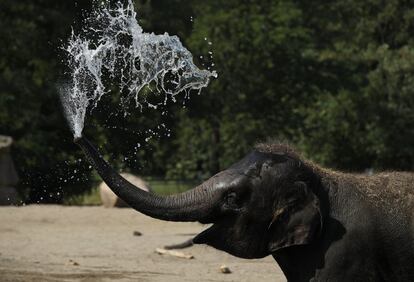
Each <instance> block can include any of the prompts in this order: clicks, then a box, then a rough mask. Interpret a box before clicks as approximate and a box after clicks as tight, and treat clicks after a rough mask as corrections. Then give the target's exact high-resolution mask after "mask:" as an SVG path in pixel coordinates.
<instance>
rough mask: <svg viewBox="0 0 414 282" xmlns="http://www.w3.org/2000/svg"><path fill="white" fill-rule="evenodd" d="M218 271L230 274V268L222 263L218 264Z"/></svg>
mask: <svg viewBox="0 0 414 282" xmlns="http://www.w3.org/2000/svg"><path fill="white" fill-rule="evenodd" d="M220 272H221V273H224V274H230V273H231V270H230V268H229V267H228V266H227V265H224V264H223V265H222V266H220Z"/></svg>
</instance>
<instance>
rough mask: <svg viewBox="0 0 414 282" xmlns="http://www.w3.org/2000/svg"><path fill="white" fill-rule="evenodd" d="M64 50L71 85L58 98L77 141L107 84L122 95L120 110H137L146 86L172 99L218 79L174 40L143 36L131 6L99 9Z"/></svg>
mask: <svg viewBox="0 0 414 282" xmlns="http://www.w3.org/2000/svg"><path fill="white" fill-rule="evenodd" d="M64 49H65V51H66V52H67V54H68V65H69V68H70V75H71V82H70V84H69V85H68V86H65V87H62V88H61V91H60V92H61V97H62V102H63V106H64V109H65V114H66V117H67V119H68V121H69V125H70V127H71V129H72V131H73V134H74V136H75V137H80V136H81V134H82V130H83V127H84V120H85V115H86V112H87V109H88V107H89V108H92V109H93V108H94V107H96V105H97V103H98V102H99V100H100V99H101V98H102V96H103V95H105V94H107V93H109V90H107V88H108V87H106V84H105V83H104V82H105V78H107V79H108V80H110V81H111V84H114V83H115V84H117V85H118V87H119V89H120V90H121V92H122V93H123V94H124V97H123V99H122V101H121V102H122V104H126V102H127V101H129V100H130V99H134V100H135V105H136V107H142V106H143V104H142V102H140V99H139V93H140V92H141V90H142V89H143V88H144V87H146V86H150V85H155V89H157V90H158V91H159V92H163V93H165V94H166V95H171V96H175V95H176V94H178V93H180V92H182V91H189V90H192V89H193V90H194V89H195V90H201V89H202V88H203V87H206V86H207V85H208V83H209V81H210V79H211V78H212V77H217V73H216V72H215V71H212V72H211V71H208V70H200V69H199V68H198V67H197V66H196V65H195V64H194V62H193V56H192V55H191V53H190V52H189V51H188V50H187V49H186V48H185V47H184V46H183V45H182V44H181V42H180V40H179V38H178V37H177V36H170V35H168V33H164V34H159V35H156V34H154V33H146V32H144V31H143V29H142V28H141V26H140V25H139V24H138V22H137V20H136V12H135V10H134V6H133V3H132V1H131V0H129V2H128V4H127V5H126V6H124V5H122V4H121V3H118V4H116V5H115V7H110V6H101V7H99V8H97V9H96V10H95V11H94V12H92V14H91V16H90V17H89V18H88V19H87V20H86V25H85V27H84V28H83V30H82V32H81V33H80V34H75V33H74V32H72V35H71V37H70V39H69V41H68V44H67V46H66V47H65V48H64ZM147 105H149V106H151V104H150V103H147ZM152 106H154V105H152Z"/></svg>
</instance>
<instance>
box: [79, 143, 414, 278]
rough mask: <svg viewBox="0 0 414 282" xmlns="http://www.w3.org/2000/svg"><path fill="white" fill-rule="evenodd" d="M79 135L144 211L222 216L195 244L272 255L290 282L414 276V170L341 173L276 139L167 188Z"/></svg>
mask: <svg viewBox="0 0 414 282" xmlns="http://www.w3.org/2000/svg"><path fill="white" fill-rule="evenodd" d="M75 143H77V144H78V145H79V146H80V147H81V148H82V150H83V151H84V153H85V154H86V157H87V159H88V160H89V162H90V163H91V164H92V165H93V166H94V168H95V169H96V170H97V172H98V173H99V174H100V176H101V177H102V179H103V180H104V181H105V182H106V183H107V184H108V186H109V187H110V188H111V189H112V190H113V191H114V192H115V193H116V194H117V195H118V196H119V197H120V198H122V199H123V200H124V201H125V202H126V203H128V205H129V206H131V207H132V208H134V209H135V210H137V211H139V212H141V213H144V214H146V215H148V216H150V217H153V218H157V219H161V220H167V221H198V222H200V223H203V224H212V225H211V226H209V227H208V228H207V229H206V230H204V231H202V232H201V233H200V234H198V235H196V236H195V237H194V238H193V243H194V244H207V245H209V246H212V247H214V248H216V249H219V250H222V251H225V252H227V253H229V254H231V255H234V256H237V257H240V258H246V259H257V258H263V257H266V256H269V255H272V256H273V258H274V259H275V261H276V262H277V263H278V264H279V266H280V268H281V269H282V271H283V273H284V274H285V276H286V278H287V279H288V281H414V174H413V173H408V172H385V173H378V174H374V175H371V176H368V175H362V174H361V175H359V174H351V173H344V172H339V171H334V170H330V169H327V168H324V167H322V166H319V165H317V164H315V163H313V162H311V161H309V160H307V159H305V158H303V157H302V156H301V155H300V154H299V153H298V152H297V151H296V150H294V149H292V148H291V147H290V146H287V145H284V144H279V143H271V142H270V143H260V144H258V145H256V146H255V147H254V149H252V151H251V152H250V153H249V154H247V155H246V156H245V157H244V158H242V159H241V160H240V161H238V162H237V163H235V164H233V165H232V166H230V167H229V168H228V169H226V170H223V171H221V172H219V173H217V174H216V175H214V176H212V177H211V178H209V179H208V180H206V181H205V182H203V183H202V184H200V185H199V186H197V187H195V188H193V189H191V190H188V191H186V192H183V193H180V194H175V195H170V196H159V195H157V194H151V193H147V192H145V191H142V190H140V189H136V188H135V187H134V186H133V185H132V184H130V183H129V182H128V181H126V180H125V179H123V178H122V177H121V176H120V175H119V174H117V173H116V171H115V170H114V169H112V168H111V166H110V165H109V164H108V163H107V162H106V161H105V160H104V159H103V158H102V157H101V155H100V154H99V152H98V151H97V150H96V149H95V147H94V146H93V145H92V144H91V143H90V142H89V141H88V140H87V138H85V137H80V138H77V139H75Z"/></svg>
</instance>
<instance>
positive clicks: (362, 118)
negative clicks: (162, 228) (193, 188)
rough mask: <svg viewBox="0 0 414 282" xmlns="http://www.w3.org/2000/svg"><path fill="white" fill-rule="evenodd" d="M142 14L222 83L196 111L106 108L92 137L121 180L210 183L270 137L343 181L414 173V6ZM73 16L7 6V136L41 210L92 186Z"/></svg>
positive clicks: (92, 120) (71, 8)
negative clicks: (77, 111) (76, 110)
mask: <svg viewBox="0 0 414 282" xmlns="http://www.w3.org/2000/svg"><path fill="white" fill-rule="evenodd" d="M112 2H113V1H112ZM135 2H136V4H137V7H138V15H139V17H140V23H141V24H142V25H143V27H144V29H145V30H146V31H154V32H156V33H162V32H165V31H167V32H169V33H170V34H176V35H178V36H179V37H180V38H181V39H182V41H183V42H184V44H185V45H186V46H187V47H188V48H189V49H190V51H191V52H192V53H193V54H194V60H195V61H196V63H197V64H198V65H200V66H204V67H206V68H210V69H214V70H217V72H218V73H219V77H218V79H216V80H214V81H212V83H211V84H210V86H209V87H208V88H207V89H205V90H203V91H202V94H201V95H196V94H194V93H192V94H191V99H190V100H187V99H185V98H184V95H183V96H182V97H178V98H179V101H178V102H177V103H173V102H172V101H169V103H167V105H165V106H163V107H162V108H160V109H158V110H152V109H146V108H144V110H143V111H142V112H140V111H139V110H132V111H131V115H128V116H127V117H124V115H123V113H122V111H121V110H120V107H119V105H118V104H119V93H118V92H117V90H116V89H114V91H113V95H111V96H108V97H105V99H104V100H103V101H102V103H100V105H99V107H98V108H97V109H96V110H94V112H93V113H92V114H91V115H89V116H88V117H87V122H86V129H85V135H87V136H88V137H89V138H91V139H93V140H92V141H93V142H95V143H97V144H100V145H101V146H102V147H100V150H101V151H102V152H103V153H104V156H105V157H106V158H107V159H109V161H110V162H111V163H113V164H114V165H115V166H116V167H117V168H119V169H124V170H129V171H133V172H135V173H139V174H141V175H158V176H167V177H169V178H173V179H197V180H198V181H200V180H202V179H205V178H207V177H209V176H210V175H211V174H214V173H216V172H217V171H219V170H220V169H223V168H225V167H227V166H229V165H230V164H231V163H233V162H234V161H236V160H237V159H239V158H240V157H241V156H243V155H244V154H245V153H246V152H248V151H249V150H250V149H251V147H252V145H254V144H255V143H256V142H258V141H262V140H266V139H267V138H269V137H273V138H276V139H279V140H288V141H290V142H291V143H293V144H294V145H296V146H297V147H299V149H300V150H301V151H303V152H304V154H305V155H306V156H307V157H310V158H311V159H314V160H316V161H318V162H321V163H323V164H325V165H329V166H332V167H338V168H341V169H346V170H359V171H361V170H364V169H366V168H371V167H372V168H375V169H401V170H409V169H413V168H414V148H413V146H412V140H414V124H413V123H414V93H413V92H414V90H413V89H414V45H413V40H414V34H413V33H414V2H413V3H411V2H410V1H401V0H390V1H387V2H386V3H385V2H384V1H380V0H371V1H356V0H346V1H342V0H341V1H339V0H332V1H320V0H318V1H304V0H299V1H292V0H277V1H268V0H266V1H257V0H256V1H255V0H251V1H240V0H229V1H218V0H211V1H188V0H187V1H184V0H137V1H135ZM76 3H77V4H76V5H75V3H74V2H71V1H66V2H65V1H64V2H59V1H51V0H39V1H28V0H23V1H11V0H3V1H1V2H0V19H1V20H0V41H1V42H2V43H3V44H0V108H1V111H0V133H1V134H8V135H11V136H13V137H14V139H15V141H16V143H15V145H14V147H13V155H14V158H15V161H16V164H17V167H18V168H19V174H20V176H21V178H22V184H21V187H20V188H21V191H22V194H23V196H26V198H28V199H29V201H32V202H33V201H34V202H36V201H46V202H48V201H50V202H56V201H57V202H59V201H62V197H69V196H71V195H74V197H76V195H78V194H80V193H82V192H83V191H84V190H85V187H92V183H94V181H95V176H94V175H92V174H91V171H92V170H91V169H90V168H88V164H86V162H84V161H81V162H79V159H81V158H82V154H81V152H80V151H79V150H78V149H77V148H76V146H74V145H73V144H72V142H71V141H72V140H71V139H72V136H71V134H70V132H69V130H68V129H67V127H66V124H65V120H64V117H63V115H62V111H61V108H60V102H59V98H58V95H57V90H56V83H57V82H58V81H60V79H61V76H62V74H63V73H64V71H65V69H64V66H63V65H62V64H61V60H62V59H63V58H64V57H63V54H62V52H61V51H60V49H59V47H60V46H61V45H62V40H65V39H66V38H67V37H68V36H69V34H70V32H71V26H73V29H75V30H79V27H80V26H81V25H82V20H81V19H82V18H83V15H84V14H85V13H87V12H88V11H89V10H90V8H91V5H92V1H87V0H82V1H80V0H78V1H77V2H76ZM147 95H148V98H149V99H150V100H151V99H152V100H156V99H162V98H163V97H162V96H160V95H156V94H154V93H151V92H148V93H147ZM183 103H184V104H185V108H183V107H182V105H183ZM130 106H131V109H133V108H132V107H133V105H130ZM162 112H164V114H163V115H161V113H162Z"/></svg>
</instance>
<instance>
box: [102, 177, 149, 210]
mask: <svg viewBox="0 0 414 282" xmlns="http://www.w3.org/2000/svg"><path fill="white" fill-rule="evenodd" d="M121 176H122V177H123V178H125V179H126V180H127V181H129V182H131V183H132V184H133V185H135V186H137V187H139V188H141V189H142V190H144V191H147V192H151V189H150V187H149V185H148V184H147V183H146V182H145V181H144V180H142V179H141V178H140V177H138V176H135V175H133V174H130V173H121ZM98 189H99V194H100V196H101V201H102V204H103V205H104V207H105V208H113V207H128V205H127V204H126V203H125V202H124V201H123V200H121V199H120V198H118V196H117V195H115V193H114V192H112V190H111V189H110V188H109V187H108V185H106V183H105V182H101V184H99V186H98Z"/></svg>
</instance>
